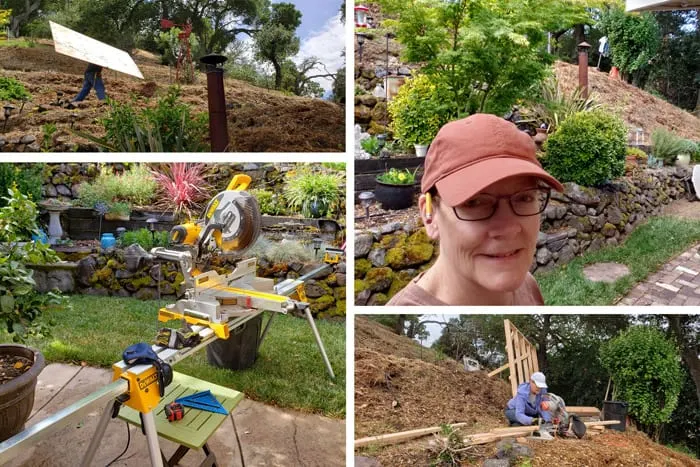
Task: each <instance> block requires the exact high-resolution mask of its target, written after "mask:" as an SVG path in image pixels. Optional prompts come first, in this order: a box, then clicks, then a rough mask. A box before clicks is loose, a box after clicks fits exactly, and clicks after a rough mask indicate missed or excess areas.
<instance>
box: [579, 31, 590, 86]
mask: <svg viewBox="0 0 700 467" xmlns="http://www.w3.org/2000/svg"><path fill="white" fill-rule="evenodd" d="M590 48H591V44H589V43H588V42H581V43H580V44H579V45H578V87H579V88H581V95H582V96H583V98H584V99H586V98H588V49H590Z"/></svg>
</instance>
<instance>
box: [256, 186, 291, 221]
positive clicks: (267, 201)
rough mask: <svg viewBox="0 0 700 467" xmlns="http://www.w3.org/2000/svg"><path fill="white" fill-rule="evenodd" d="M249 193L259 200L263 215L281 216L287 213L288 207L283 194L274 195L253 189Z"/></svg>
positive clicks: (270, 192)
mask: <svg viewBox="0 0 700 467" xmlns="http://www.w3.org/2000/svg"><path fill="white" fill-rule="evenodd" d="M249 192H250V194H252V195H253V196H255V199H257V200H258V206H260V212H261V213H262V214H269V215H271V216H279V215H281V214H284V213H285V211H286V209H287V206H286V203H285V201H284V196H282V194H281V193H274V192H272V191H267V190H263V189H259V188H256V189H252V190H250V191H249Z"/></svg>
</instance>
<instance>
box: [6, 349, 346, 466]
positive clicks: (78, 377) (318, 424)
mask: <svg viewBox="0 0 700 467" xmlns="http://www.w3.org/2000/svg"><path fill="white" fill-rule="evenodd" d="M111 379H112V372H111V371H110V370H107V369H102V368H92V367H87V366H86V367H81V366H78V365H67V364H61V363H54V364H51V365H48V366H47V367H46V368H45V369H44V371H42V372H41V374H40V375H39V380H38V383H37V388H36V397H35V401H34V410H33V413H32V416H31V418H30V419H29V421H28V422H27V426H31V425H33V424H35V423H37V422H39V421H40V420H42V419H44V418H46V417H47V416H48V415H50V414H52V413H55V412H57V411H58V410H60V409H62V408H64V407H66V406H68V405H70V404H72V403H73V402H75V401H77V400H79V399H81V398H83V397H85V396H87V395H88V394H91V393H92V392H94V391H96V390H98V389H100V388H102V387H103V386H105V385H106V384H108V383H109V382H111ZM101 412H102V409H101V408H99V409H95V410H94V411H92V412H90V413H88V414H87V415H86V416H85V418H84V419H83V420H81V421H79V422H76V423H75V425H71V426H68V427H65V428H63V429H62V430H60V431H59V432H57V433H55V434H54V435H53V436H51V437H50V438H48V439H47V440H44V441H41V442H39V443H38V444H36V445H35V446H32V447H30V448H29V449H27V450H26V451H24V452H23V453H22V454H20V455H19V457H17V458H15V459H13V460H12V461H10V463H9V464H7V465H8V466H11V467H18V466H26V467H30V466H31V467H39V466H48V465H50V466H52V467H55V466H59V467H64V466H65V467H68V466H74V465H77V459H79V458H82V456H83V454H84V453H85V451H86V449H87V446H88V444H89V443H90V440H91V439H92V435H93V433H94V431H95V428H96V426H97V423H98V420H99V418H100V414H101ZM130 432H131V442H130V444H129V449H128V451H127V452H126V453H125V454H124V455H123V456H122V457H121V458H120V459H119V460H118V461H117V462H115V463H114V464H112V465H115V466H143V465H148V459H149V455H148V447H147V444H146V438H145V436H143V435H142V434H141V430H140V429H139V428H135V427H133V426H130ZM126 445H127V433H126V429H125V423H123V422H121V421H115V420H112V421H110V423H109V424H108V425H107V431H106V432H105V436H104V438H103V441H102V444H101V445H100V446H99V448H98V449H97V453H96V455H95V459H94V462H93V464H94V465H106V464H107V463H108V462H110V461H111V460H112V459H114V458H115V457H116V456H117V455H119V453H121V452H122V450H123V449H124V447H125V446H126ZM160 447H161V449H162V450H163V451H164V452H165V453H166V454H167V455H170V454H172V453H173V452H174V451H175V449H176V447H177V446H176V444H175V443H172V442H170V441H167V440H164V439H163V438H160ZM209 447H210V448H211V451H212V452H213V453H214V454H215V455H216V460H217V465H219V466H226V467H244V466H246V465H249V466H250V465H270V466H277V465H279V466H344V465H345V421H344V420H335V419H330V418H327V417H322V416H319V415H313V414H305V413H301V412H296V411H293V410H287V409H280V408H278V407H272V406H269V405H265V404H261V403H259V402H255V401H251V400H249V399H243V400H242V401H241V402H240V403H239V404H238V406H237V407H236V409H235V410H234V411H233V412H232V413H231V415H230V417H229V420H226V421H225V422H224V423H223V424H222V425H221V427H220V428H219V429H218V430H217V431H216V433H215V434H214V435H213V436H212V437H211V438H209ZM203 458H204V454H203V453H201V451H200V452H189V453H188V454H187V455H186V456H185V457H184V458H183V459H182V461H180V463H179V464H178V465H181V466H192V465H199V463H200V462H202V460H203Z"/></svg>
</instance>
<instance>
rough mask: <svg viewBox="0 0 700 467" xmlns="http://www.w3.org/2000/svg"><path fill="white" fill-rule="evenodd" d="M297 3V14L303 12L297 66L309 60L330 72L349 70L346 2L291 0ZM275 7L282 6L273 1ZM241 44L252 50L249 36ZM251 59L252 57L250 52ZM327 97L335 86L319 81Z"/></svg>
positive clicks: (293, 58)
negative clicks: (342, 10) (343, 14)
mask: <svg viewBox="0 0 700 467" xmlns="http://www.w3.org/2000/svg"><path fill="white" fill-rule="evenodd" d="M287 2H288V3H293V4H294V6H296V8H297V10H299V11H301V14H302V16H301V25H300V26H299V28H298V29H297V36H299V39H300V42H301V43H300V45H299V53H298V54H297V55H296V56H294V57H292V60H294V62H295V63H297V64H298V63H301V62H302V61H303V60H304V59H305V58H309V57H316V58H317V59H319V60H320V61H321V63H323V64H324V65H326V68H327V69H328V71H330V72H335V71H337V70H338V69H339V68H341V67H344V66H345V58H344V57H343V56H341V52H342V51H343V49H344V48H345V25H344V24H343V23H341V22H340V5H341V3H342V0H329V1H321V0H287ZM273 3H279V2H278V1H277V0H273ZM238 40H241V41H243V42H244V43H246V44H248V46H249V47H251V46H252V43H253V38H251V37H249V36H247V35H239V36H238ZM248 55H249V56H250V57H252V51H251V50H250V49H249V51H248ZM258 66H259V67H260V68H262V69H265V70H266V71H268V72H270V71H271V70H272V67H271V66H270V65H269V64H267V63H265V64H263V63H259V64H258ZM321 73H325V71H324V70H323V68H318V69H316V70H313V71H312V72H311V73H309V74H321ZM314 81H316V82H318V83H319V84H320V85H321V86H322V87H323V89H324V90H325V91H326V94H328V93H329V92H330V89H331V87H332V85H333V83H332V81H331V80H330V79H328V78H317V79H315V80H314Z"/></svg>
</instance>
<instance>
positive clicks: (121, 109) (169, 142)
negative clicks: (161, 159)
mask: <svg viewBox="0 0 700 467" xmlns="http://www.w3.org/2000/svg"><path fill="white" fill-rule="evenodd" d="M179 99H180V89H179V88H177V87H174V86H173V87H170V88H169V89H168V91H167V93H166V95H165V96H162V97H160V98H158V100H157V102H156V105H155V107H153V108H147V109H144V110H141V111H140V112H137V110H136V109H134V107H133V105H132V104H129V103H119V102H116V101H113V100H110V99H108V102H109V111H108V113H107V116H106V117H105V118H104V119H102V120H101V123H102V125H103V126H104V128H105V137H104V138H96V137H94V136H92V135H90V134H87V133H85V132H81V131H75V130H74V131H73V133H75V134H77V135H78V136H81V137H83V138H86V139H88V140H90V141H92V142H93V143H96V144H98V145H100V146H101V147H103V148H105V149H107V150H109V151H113V152H201V151H205V150H207V149H208V147H207V145H206V144H205V143H204V141H205V139H206V137H207V135H208V131H209V127H208V118H209V116H208V115H207V113H206V112H202V113H200V114H197V115H192V114H191V112H190V107H189V105H187V104H185V103H182V102H180V101H179Z"/></svg>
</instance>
